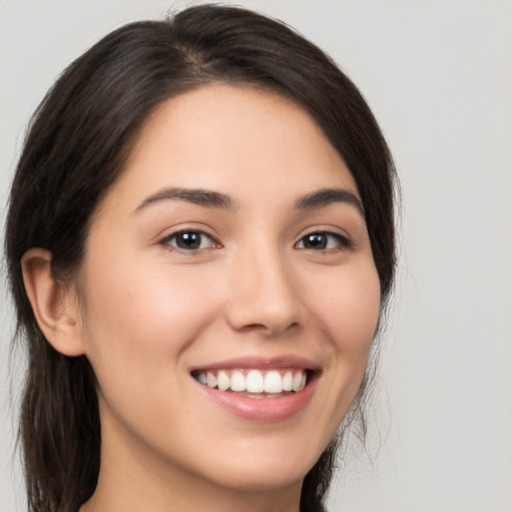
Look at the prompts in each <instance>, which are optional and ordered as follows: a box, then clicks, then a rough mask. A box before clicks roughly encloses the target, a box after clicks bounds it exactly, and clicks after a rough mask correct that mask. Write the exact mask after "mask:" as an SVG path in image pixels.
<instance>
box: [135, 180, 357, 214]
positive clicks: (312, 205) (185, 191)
mask: <svg viewBox="0 0 512 512" xmlns="http://www.w3.org/2000/svg"><path fill="white" fill-rule="evenodd" d="M168 200H178V201H187V202H189V203H193V204H197V205H199V206H202V207H204V208H220V209H223V210H235V209H236V205H235V202H234V201H233V199H231V197H230V196H228V195H226V194H223V193H221V192H215V191H213V190H206V189H201V188H193V189H190V188H181V187H170V188H164V189H161V190H159V191H158V192H156V193H154V194H152V195H150V196H149V197H147V198H146V199H144V201H142V203H141V204H140V205H139V206H137V208H136V209H135V211H139V210H142V209H144V208H146V207H147V206H149V205H152V204H154V203H158V202H160V201H168ZM333 203H346V204H349V205H352V206H354V207H355V208H356V209H357V210H358V212H359V213H360V214H361V215H362V216H363V217H365V212H364V207H363V204H362V203H361V200H360V199H359V198H358V197H357V196H356V195H355V194H354V193H353V192H351V191H349V190H346V189H343V188H324V189H321V190H317V191H315V192H312V193H310V194H307V195H305V196H303V197H300V198H299V199H298V200H297V201H296V202H295V208H296V209H298V210H313V209H318V208H325V207H326V206H329V205H330V204H333Z"/></svg>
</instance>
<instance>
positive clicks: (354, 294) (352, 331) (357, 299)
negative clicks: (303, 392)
mask: <svg viewBox="0 0 512 512" xmlns="http://www.w3.org/2000/svg"><path fill="white" fill-rule="evenodd" d="M317 284H318V285H320V284H321V282H320V281H317ZM310 296H311V297H312V303H313V304H316V307H315V313H316V315H317V316H318V317H319V318H320V319H321V320H320V323H321V325H322V326H323V328H324V329H325V331H326V332H327V334H328V338H329V339H330V340H331V342H332V344H333V345H334V347H333V348H334V349H335V350H336V351H338V352H340V353H343V354H346V355H350V354H352V355H353V356H354V357H359V356H363V357H364V358H366V356H367V353H368V351H369V348H370V345H371V342H372V340H373V338H374V336H375V332H376V328H377V324H378V320H379V312H380V282H379V278H378V274H377V270H376V269H375V265H374V264H373V260H368V261H362V262H361V264H358V265H357V266H351V267H347V268H345V269H340V271H339V273H338V274H337V275H336V276H330V277H329V278H327V277H326V278H325V281H324V283H323V286H315V289H314V290H312V291H311V293H310Z"/></svg>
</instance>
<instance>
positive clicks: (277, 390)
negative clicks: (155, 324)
mask: <svg viewBox="0 0 512 512" xmlns="http://www.w3.org/2000/svg"><path fill="white" fill-rule="evenodd" d="M315 373H316V372H315V371H314V370H310V369H306V368H265V369H261V368H239V369H232V368H215V369H214V368H212V369H208V370H206V369H204V370H195V371H193V372H192V377H194V379H196V380H197V381H198V382H200V383H201V384H202V385H203V386H206V387H208V388H211V389H215V390H217V391H221V392H224V393H236V394H237V395H239V396H244V397H248V398H255V399H258V398H260V399H261V398H280V397H285V396H288V395H290V394H293V393H298V392H299V391H302V390H303V389H304V388H305V387H306V386H307V385H308V384H309V383H310V382H311V380H312V379H313V378H314V376H315Z"/></svg>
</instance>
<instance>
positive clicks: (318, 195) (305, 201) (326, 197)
mask: <svg viewBox="0 0 512 512" xmlns="http://www.w3.org/2000/svg"><path fill="white" fill-rule="evenodd" d="M333 203H346V204H349V205H352V206H354V207H355V208H356V209H357V210H358V211H359V213H360V214H361V215H362V216H363V218H364V217H365V211H364V207H363V203H362V202H361V200H360V199H359V198H358V197H357V196H356V195H355V194H354V193H353V192H351V191H350V190H346V189H344V188H324V189H321V190H317V191H316V192H312V193H311V194H307V195H305V196H303V197H301V198H299V199H298V201H297V202H296V203H295V208H297V209H299V210H309V209H316V208H324V207H326V206H329V205H330V204H333Z"/></svg>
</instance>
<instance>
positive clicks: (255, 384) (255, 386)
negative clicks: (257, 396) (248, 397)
mask: <svg viewBox="0 0 512 512" xmlns="http://www.w3.org/2000/svg"><path fill="white" fill-rule="evenodd" d="M246 386H247V391H249V393H262V392H263V375H261V372H259V371H258V370H251V371H250V372H249V373H248V374H247V383H246Z"/></svg>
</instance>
